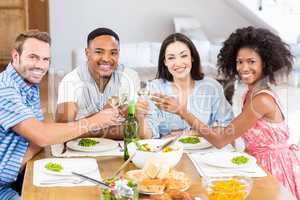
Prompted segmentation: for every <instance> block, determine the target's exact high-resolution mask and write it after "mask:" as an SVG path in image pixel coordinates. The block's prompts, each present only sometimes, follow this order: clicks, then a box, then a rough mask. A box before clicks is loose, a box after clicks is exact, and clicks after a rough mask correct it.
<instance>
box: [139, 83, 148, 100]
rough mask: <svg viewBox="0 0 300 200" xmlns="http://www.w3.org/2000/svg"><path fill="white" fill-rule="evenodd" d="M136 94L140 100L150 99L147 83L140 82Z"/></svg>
mask: <svg viewBox="0 0 300 200" xmlns="http://www.w3.org/2000/svg"><path fill="white" fill-rule="evenodd" d="M137 94H138V95H139V97H141V98H142V99H147V98H148V97H150V89H149V83H148V81H141V85H140V89H139V91H138V92H137Z"/></svg>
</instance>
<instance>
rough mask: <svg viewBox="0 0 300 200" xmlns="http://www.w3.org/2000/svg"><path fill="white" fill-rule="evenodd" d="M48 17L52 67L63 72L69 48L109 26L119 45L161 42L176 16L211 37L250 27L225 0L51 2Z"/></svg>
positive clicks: (67, 66)
mask: <svg viewBox="0 0 300 200" xmlns="http://www.w3.org/2000/svg"><path fill="white" fill-rule="evenodd" d="M49 15H50V16H49V19H50V34H51V36H52V68H53V67H54V68H55V69H60V70H62V69H63V70H65V71H69V70H70V69H71V66H70V65H71V50H72V49H73V48H79V47H84V46H85V44H86V37H87V34H88V33H89V32H90V31H91V30H93V29H94V28H96V27H101V26H107V27H110V28H112V29H113V30H115V31H116V32H117V33H118V34H119V35H120V38H121V42H141V41H156V42H159V41H162V40H163V39H164V38H165V37H166V36H167V35H168V34H170V33H173V32H174V28H173V23H172V19H173V17H176V16H194V17H196V18H198V19H199V21H200V22H201V23H202V24H203V29H204V31H206V34H207V35H208V37H209V38H210V39H215V38H225V37H227V36H228V34H230V33H231V32H232V31H234V30H235V29H236V28H237V27H241V26H248V25H251V22H249V21H247V20H246V19H244V18H243V17H242V16H240V15H239V14H238V13H237V12H236V11H235V10H233V9H231V8H230V7H229V6H228V5H227V4H226V3H225V2H224V1H223V0H151V1H149V0H147V1H146V0H109V1H104V0H85V1H83V0H50V1H49Z"/></svg>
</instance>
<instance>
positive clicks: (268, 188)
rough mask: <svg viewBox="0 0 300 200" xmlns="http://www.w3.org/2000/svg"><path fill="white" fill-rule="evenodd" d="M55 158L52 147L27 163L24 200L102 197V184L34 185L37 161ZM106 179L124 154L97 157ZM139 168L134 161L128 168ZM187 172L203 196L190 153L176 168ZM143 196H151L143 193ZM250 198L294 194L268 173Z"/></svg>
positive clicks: (287, 199) (279, 199) (287, 198)
mask: <svg viewBox="0 0 300 200" xmlns="http://www.w3.org/2000/svg"><path fill="white" fill-rule="evenodd" d="M49 157H51V154H50V148H46V149H44V150H43V151H42V152H41V153H39V154H38V155H37V156H35V157H34V159H33V160H31V161H29V162H28V164H27V166H26V171H25V177H24V182H23V188H22V196H21V199H22V200H100V192H101V190H100V187H99V186H77V187H36V186H34V185H33V164H34V161H35V160H38V159H43V158H49ZM96 159H97V163H98V167H99V170H100V174H101V176H102V178H105V177H109V176H110V175H112V174H113V172H114V171H115V170H117V169H118V168H119V167H120V166H121V164H122V163H123V159H122V157H96ZM132 169H136V167H135V166H134V165H133V164H132V163H130V164H129V165H127V167H126V168H125V169H124V171H123V173H125V172H126V171H128V170H132ZM175 169H176V170H179V171H183V172H185V173H186V174H187V176H188V177H189V178H190V180H191V186H190V188H189V189H188V190H187V192H188V193H190V194H192V195H193V196H197V197H199V196H200V197H203V195H204V193H205V190H204V188H203V186H202V184H201V176H200V175H199V173H198V172H197V170H196V168H195V167H194V165H193V163H192V161H191V160H190V159H189V157H188V156H187V155H186V154H183V156H182V158H181V160H180V162H179V163H178V164H177V166H176V167H175ZM139 199H149V197H147V196H141V197H140V198H139ZM247 199H248V200H293V199H295V198H294V197H293V195H292V194H291V193H290V192H289V191H288V190H287V189H286V188H284V187H283V186H281V185H280V184H279V183H278V182H277V181H276V180H275V178H274V177H273V176H272V175H270V174H269V173H267V176H266V177H261V178H253V187H252V190H251V192H250V194H249V196H248V197H247Z"/></svg>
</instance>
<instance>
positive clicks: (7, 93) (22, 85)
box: [0, 64, 43, 200]
mask: <svg viewBox="0 0 300 200" xmlns="http://www.w3.org/2000/svg"><path fill="white" fill-rule="evenodd" d="M29 118H36V119H38V120H43V114H42V112H41V107H40V98H39V87H38V86H37V85H29V84H28V83H26V82H25V81H24V79H23V78H22V77H21V76H20V75H19V74H18V73H17V72H16V70H15V69H14V68H13V66H12V65H10V64H9V65H8V66H7V68H6V70H5V71H3V72H2V73H0V199H1V200H5V199H10V198H11V197H13V196H14V195H15V194H16V192H15V191H14V190H12V189H11V188H10V184H11V183H12V182H14V181H15V180H16V178H17V176H18V173H19V171H20V167H21V163H22V160H23V157H24V154H25V153H26V150H27V148H28V141H27V139H26V138H24V137H22V136H21V135H19V134H18V133H16V132H14V131H13V130H12V127H14V126H15V125H17V124H18V123H20V122H22V121H24V120H26V119H29Z"/></svg>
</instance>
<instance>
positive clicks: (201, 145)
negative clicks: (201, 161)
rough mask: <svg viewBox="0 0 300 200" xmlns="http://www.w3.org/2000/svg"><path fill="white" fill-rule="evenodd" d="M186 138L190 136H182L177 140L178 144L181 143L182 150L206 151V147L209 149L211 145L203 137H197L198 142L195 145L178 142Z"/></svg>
mask: <svg viewBox="0 0 300 200" xmlns="http://www.w3.org/2000/svg"><path fill="white" fill-rule="evenodd" d="M186 137H191V136H183V137H180V138H178V142H179V143H181V144H182V145H183V149H184V150H195V149H206V148H208V147H211V146H212V145H211V144H210V143H209V142H208V141H207V140H206V139H204V138H203V137H198V138H199V140H200V142H199V143H197V144H187V143H182V142H180V141H179V140H180V139H181V138H186Z"/></svg>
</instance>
